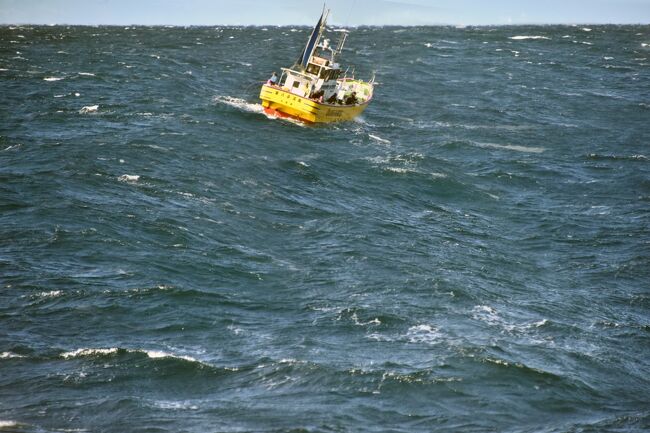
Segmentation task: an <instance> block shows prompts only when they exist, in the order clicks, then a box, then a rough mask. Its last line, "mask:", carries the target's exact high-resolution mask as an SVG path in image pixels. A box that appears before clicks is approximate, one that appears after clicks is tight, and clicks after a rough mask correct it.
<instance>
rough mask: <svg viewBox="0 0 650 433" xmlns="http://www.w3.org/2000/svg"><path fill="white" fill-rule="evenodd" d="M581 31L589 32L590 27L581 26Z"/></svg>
mask: <svg viewBox="0 0 650 433" xmlns="http://www.w3.org/2000/svg"><path fill="white" fill-rule="evenodd" d="M582 31H583V32H590V31H591V29H590V28H589V27H583V28H582Z"/></svg>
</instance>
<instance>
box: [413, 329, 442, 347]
mask: <svg viewBox="0 0 650 433" xmlns="http://www.w3.org/2000/svg"><path fill="white" fill-rule="evenodd" d="M441 337H442V334H441V333H440V332H439V331H438V328H436V327H435V326H431V325H416V326H411V327H410V328H409V329H408V331H407V332H406V338H407V339H408V341H409V342H411V343H426V344H435V343H438V342H439V341H440V338H441Z"/></svg>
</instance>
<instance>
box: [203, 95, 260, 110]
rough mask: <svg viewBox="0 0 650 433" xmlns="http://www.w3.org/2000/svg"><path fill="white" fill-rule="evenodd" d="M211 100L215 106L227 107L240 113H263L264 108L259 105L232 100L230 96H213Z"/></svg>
mask: <svg viewBox="0 0 650 433" xmlns="http://www.w3.org/2000/svg"><path fill="white" fill-rule="evenodd" d="M212 100H213V101H214V102H215V103H217V104H223V105H228V106H230V107H233V108H236V109H238V110H240V111H245V112H249V113H264V107H262V105H261V104H253V103H251V102H248V101H245V100H244V99H241V98H233V97H232V96H221V95H218V96H215V97H214V98H212Z"/></svg>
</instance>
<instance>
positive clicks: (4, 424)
mask: <svg viewBox="0 0 650 433" xmlns="http://www.w3.org/2000/svg"><path fill="white" fill-rule="evenodd" d="M17 426H18V423H17V422H16V421H4V420H0V429H3V428H7V427H17Z"/></svg>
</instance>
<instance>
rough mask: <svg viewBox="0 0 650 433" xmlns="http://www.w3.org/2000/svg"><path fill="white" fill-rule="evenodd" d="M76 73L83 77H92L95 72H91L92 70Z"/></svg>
mask: <svg viewBox="0 0 650 433" xmlns="http://www.w3.org/2000/svg"><path fill="white" fill-rule="evenodd" d="M77 75H81V76H83V77H94V76H95V74H93V73H92V72H78V73H77Z"/></svg>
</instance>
